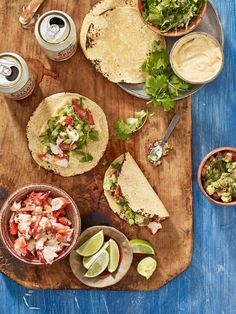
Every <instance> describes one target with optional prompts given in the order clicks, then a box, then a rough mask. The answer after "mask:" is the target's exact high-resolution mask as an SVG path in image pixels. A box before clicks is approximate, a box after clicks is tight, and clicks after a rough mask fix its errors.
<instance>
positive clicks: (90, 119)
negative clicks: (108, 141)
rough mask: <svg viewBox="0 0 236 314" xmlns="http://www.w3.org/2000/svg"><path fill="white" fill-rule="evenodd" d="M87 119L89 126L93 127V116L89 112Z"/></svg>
mask: <svg viewBox="0 0 236 314" xmlns="http://www.w3.org/2000/svg"><path fill="white" fill-rule="evenodd" d="M87 119H88V123H89V124H90V125H92V126H93V125H95V123H94V119H93V115H92V113H91V111H90V110H87Z"/></svg>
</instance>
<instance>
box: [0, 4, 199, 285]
mask: <svg viewBox="0 0 236 314" xmlns="http://www.w3.org/2000/svg"><path fill="white" fill-rule="evenodd" d="M95 2H96V1H88V0H80V1H76V0H69V1H60V0H58V1H57V0H48V1H46V2H45V4H44V5H43V6H42V7H41V9H40V12H41V13H43V12H46V11H48V10H52V9H56V10H62V11H65V12H67V13H68V14H69V15H71V16H72V18H73V19H74V21H75V23H76V27H77V30H78V34H79V30H80V26H81V23H82V20H83V17H84V16H85V14H86V13H87V12H88V11H89V9H90V7H91V6H92V5H93V4H94V3H95ZM24 4H25V0H12V1H8V0H2V1H1V2H0V28H1V29H2V30H4V31H3V32H2V33H1V41H0V52H5V51H10V52H16V53H18V54H20V55H22V56H23V57H24V58H25V59H26V60H27V62H28V64H29V65H30V67H31V68H32V70H33V71H34V73H35V76H36V79H37V84H36V88H35V91H34V93H33V95H32V96H31V97H29V98H28V99H26V100H23V101H20V102H15V101H11V100H8V99H5V98H3V97H2V98H0V116H1V119H0V145H1V146H0V147H1V151H0V164H1V167H0V198H1V199H2V200H3V199H4V198H5V197H6V193H11V192H13V191H15V190H16V189H17V188H19V187H21V186H24V185H26V184H29V183H50V184H53V185H56V186H58V187H61V188H63V189H64V190H65V191H66V192H68V193H69V194H70V195H71V196H72V197H73V198H74V200H75V201H76V203H77V204H78V207H79V210H80V212H81V215H82V229H83V230H84V229H85V228H87V227H89V226H92V225H95V224H106V225H111V226H114V227H116V228H117V229H119V230H120V231H122V232H123V233H124V234H126V236H127V237H128V238H129V239H133V238H141V239H147V240H149V241H151V243H153V245H154V246H155V251H156V258H157V260H158V269H157V271H156V272H155V274H154V275H153V276H152V277H151V279H149V280H148V281H147V280H146V279H143V278H142V277H141V276H139V275H138V274H137V272H136V267H137V263H138V261H139V260H140V258H141V257H140V256H135V257H134V261H133V264H132V268H131V270H130V271H129V273H128V275H127V276H126V277H125V278H124V279H123V280H122V281H121V282H120V283H118V284H117V285H116V286H113V287H111V288H110V289H112V290H152V289H158V288H159V287H161V286H162V285H164V284H165V283H167V282H168V281H170V280H171V279H173V278H174V277H176V276H177V275H178V274H180V273H181V272H183V271H184V270H185V269H186V268H187V267H188V265H189V263H190V261H191V256H192V235H193V229H192V228H193V226H192V216H193V213H192V156H191V135H192V119H191V99H190V98H188V99H185V100H182V101H179V102H178V103H177V105H176V112H178V113H179V114H180V115H181V122H180V123H179V124H178V126H177V128H176V130H175V131H174V133H173V136H172V138H171V141H170V142H171V143H172V144H173V145H174V151H172V152H171V154H170V155H169V156H168V157H166V158H165V159H164V162H163V164H162V165H161V166H160V167H158V168H155V167H153V166H152V165H151V164H150V163H149V162H148V161H147V157H146V156H147V148H148V145H149V143H151V142H153V141H155V140H157V139H160V138H161V136H162V135H163V132H164V130H165V129H166V127H167V125H168V123H169V122H170V119H171V118H172V115H173V113H168V114H167V113H164V112H163V110H162V109H154V108H152V107H151V112H154V113H155V115H153V116H152V117H150V118H149V121H148V123H147V124H146V125H145V127H144V128H143V129H142V130H141V131H140V132H139V133H137V134H136V135H135V136H133V137H132V139H130V140H129V141H127V142H121V141H119V140H118V139H117V138H116V137H115V136H114V130H113V124H114V122H115V121H116V120H117V119H118V117H123V118H127V117H131V116H133V114H134V112H135V111H137V110H141V109H143V108H145V101H142V100H139V99H137V98H134V97H132V96H130V95H127V94H126V93H125V92H123V91H122V90H121V89H120V88H119V87H118V86H117V85H116V84H112V83H110V82H109V81H107V80H106V79H105V78H103V77H102V76H101V75H100V74H99V73H96V71H95V70H94V69H93V67H92V66H91V65H90V63H89V62H88V61H87V60H86V59H85V57H84V56H83V53H82V51H81V49H80V48H78V51H77V53H76V55H75V56H74V57H73V58H72V59H70V60H68V61H65V62H62V63H57V62H53V61H50V60H49V59H47V58H46V56H45V55H44V54H43V52H42V51H41V49H40V47H39V46H38V44H37V42H36V39H35V37H34V30H33V29H30V30H23V29H22V28H21V27H20V25H19V23H18V17H19V15H20V13H21V8H22V6H23V5H24ZM63 91H68V92H78V93H80V94H82V95H85V96H87V97H89V98H90V99H92V100H94V101H95V102H96V103H97V104H99V105H100V106H101V107H102V108H103V110H104V111H105V114H106V116H107V120H108V123H109V128H110V141H109V145H108V148H107V151H106V153H105V155H104V159H103V161H107V165H104V164H103V163H100V164H99V165H98V166H97V167H96V168H95V169H94V170H92V171H91V172H89V173H87V174H84V175H80V176H76V177H72V178H63V177H60V176H58V175H54V174H52V173H50V172H47V171H45V170H43V169H39V167H38V165H37V164H36V163H35V162H34V161H33V159H32V158H31V155H30V153H29V150H28V147H27V140H26V133H25V130H26V125H27V123H28V120H29V118H30V116H31V114H32V112H33V111H34V110H35V108H36V107H37V106H38V104H39V103H40V102H41V100H42V99H43V98H44V97H47V96H49V95H51V94H54V93H58V92H63ZM125 151H129V152H130V153H131V154H132V155H133V157H134V158H135V159H136V161H137V163H138V164H139V166H140V167H141V169H142V170H143V172H144V174H145V176H146V177H147V178H148V180H149V181H150V183H151V185H152V186H153V187H154V189H155V190H156V191H157V192H158V195H159V196H160V198H161V199H162V201H163V202H164V204H165V206H166V208H167V209H168V211H169V213H170V218H169V219H168V220H166V221H165V222H163V230H161V231H160V232H159V233H158V234H156V235H151V234H150V233H149V232H148V231H147V229H146V228H141V227H130V226H128V225H127V224H126V223H125V222H124V221H122V220H121V219H120V218H119V217H117V216H116V215H115V214H113V212H112V211H111V210H110V209H109V207H108V205H107V202H106V200H105V198H104V196H103V190H102V181H103V176H104V173H105V171H106V169H107V167H108V164H109V163H110V162H111V161H112V160H113V159H115V158H116V157H117V156H119V155H120V154H121V153H123V152H125ZM0 271H1V272H2V273H4V274H5V275H6V276H8V277H9V278H11V279H13V280H14V281H16V282H17V283H19V284H21V285H23V286H25V287H27V288H30V289H32V288H36V289H88V287H86V286H84V285H83V284H81V283H80V282H78V280H77V279H76V278H75V277H74V275H73V273H72V272H71V270H70V267H69V262H68V258H66V259H65V260H63V261H61V262H58V263H55V264H53V266H44V267H34V266H29V265H26V264H23V263H22V262H20V261H18V260H17V259H15V258H14V257H12V256H11V255H10V254H9V253H8V251H7V250H6V249H5V248H4V246H3V244H2V243H1V242H0Z"/></svg>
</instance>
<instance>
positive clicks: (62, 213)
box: [52, 208, 66, 219]
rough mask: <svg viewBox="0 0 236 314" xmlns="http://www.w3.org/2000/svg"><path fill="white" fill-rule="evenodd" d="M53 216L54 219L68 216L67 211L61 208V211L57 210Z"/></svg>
mask: <svg viewBox="0 0 236 314" xmlns="http://www.w3.org/2000/svg"><path fill="white" fill-rule="evenodd" d="M52 214H53V217H54V218H56V219H57V218H58V217H64V216H65V215H66V211H65V209H64V208H61V209H59V210H55V211H54V212H53V213H52Z"/></svg>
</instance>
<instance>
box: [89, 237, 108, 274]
mask: <svg viewBox="0 0 236 314" xmlns="http://www.w3.org/2000/svg"><path fill="white" fill-rule="evenodd" d="M108 246H109V241H107V242H105V243H104V244H103V247H102V248H101V249H100V250H99V251H98V252H97V253H96V254H94V255H92V256H87V257H86V256H84V257H83V266H84V268H86V269H89V268H90V267H91V266H92V264H93V262H95V260H96V259H97V258H98V257H99V255H100V254H101V253H102V252H103V251H104V250H106V249H107V248H108Z"/></svg>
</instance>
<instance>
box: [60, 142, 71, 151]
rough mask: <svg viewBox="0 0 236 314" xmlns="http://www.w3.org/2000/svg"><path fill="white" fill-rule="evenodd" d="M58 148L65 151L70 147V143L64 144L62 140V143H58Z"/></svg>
mask: <svg viewBox="0 0 236 314" xmlns="http://www.w3.org/2000/svg"><path fill="white" fill-rule="evenodd" d="M60 148H61V150H65V151H67V150H69V149H70V145H69V144H65V143H63V142H62V143H61V144H60Z"/></svg>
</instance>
